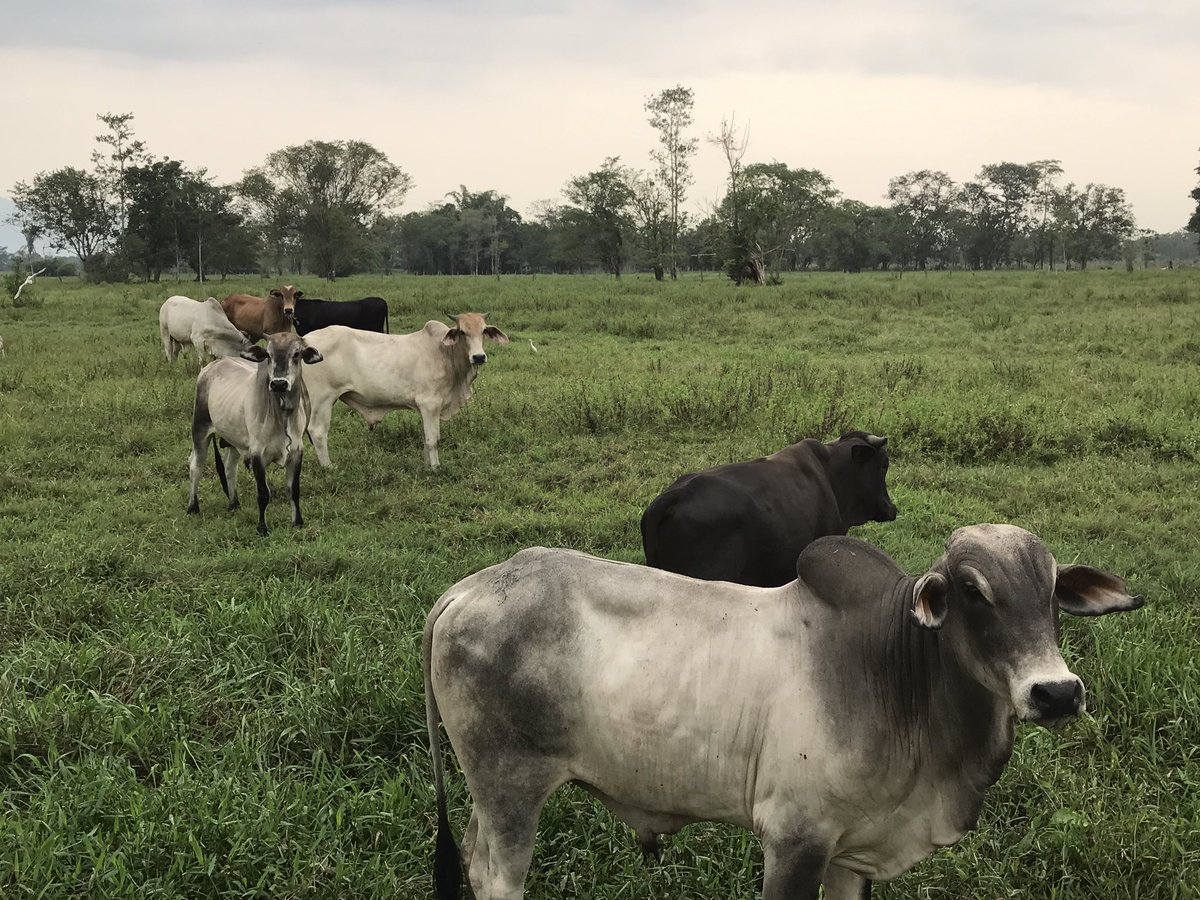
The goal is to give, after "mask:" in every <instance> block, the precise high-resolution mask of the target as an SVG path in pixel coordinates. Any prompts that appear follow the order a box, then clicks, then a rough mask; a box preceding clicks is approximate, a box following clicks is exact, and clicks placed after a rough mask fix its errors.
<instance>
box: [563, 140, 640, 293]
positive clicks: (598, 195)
mask: <svg viewBox="0 0 1200 900" xmlns="http://www.w3.org/2000/svg"><path fill="white" fill-rule="evenodd" d="M629 182H630V177H629V172H628V170H627V169H626V168H625V167H623V166H622V165H621V160H620V157H617V156H610V157H608V158H607V159H606V160H605V161H604V164H603V165H602V166H601V167H600V168H599V169H597V170H596V171H594V172H589V173H587V174H586V175H577V176H575V177H574V178H572V179H571V180H570V181H568V182H567V186H566V187H565V188H563V194H564V196H566V198H567V200H568V201H569V202H570V203H572V204H574V208H575V211H574V212H572V211H570V210H566V211H564V214H565V216H566V217H567V219H568V220H569V222H570V226H571V227H572V228H573V229H575V230H582V232H583V234H584V235H585V236H586V241H587V244H588V246H589V247H590V249H591V251H592V252H593V253H594V255H595V257H596V258H597V259H598V260H599V261H600V264H601V267H602V268H603V269H604V270H605V271H607V272H611V273H612V274H613V275H614V276H615V277H617V278H620V277H621V264H622V263H623V262H624V261H625V257H626V247H625V236H626V235H627V234H628V233H629V231H630V230H631V228H632V221H631V219H630V206H631V203H632V201H633V192H632V190H631V188H630V186H629Z"/></svg>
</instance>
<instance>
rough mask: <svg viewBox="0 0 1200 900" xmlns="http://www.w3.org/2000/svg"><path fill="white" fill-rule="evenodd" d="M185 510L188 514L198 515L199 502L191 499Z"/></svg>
mask: <svg viewBox="0 0 1200 900" xmlns="http://www.w3.org/2000/svg"><path fill="white" fill-rule="evenodd" d="M187 511H188V515H189V516H198V515H199V514H200V504H199V503H197V502H196V501H194V500H193V501H192V502H191V503H189V504H188V510H187Z"/></svg>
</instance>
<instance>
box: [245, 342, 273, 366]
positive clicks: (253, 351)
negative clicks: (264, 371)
mask: <svg viewBox="0 0 1200 900" xmlns="http://www.w3.org/2000/svg"><path fill="white" fill-rule="evenodd" d="M270 355H271V354H270V353H268V352H267V351H266V350H265V349H264V348H263V347H260V346H258V344H255V345H254V346H253V347H247V348H246V349H245V350H243V351H242V353H241V356H242V359H248V360H250V362H252V363H260V362H262V361H263V360H264V359H266V358H267V357H269V356H270Z"/></svg>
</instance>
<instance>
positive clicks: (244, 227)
mask: <svg viewBox="0 0 1200 900" xmlns="http://www.w3.org/2000/svg"><path fill="white" fill-rule="evenodd" d="M693 102H694V95H693V92H692V90H691V89H690V88H686V87H683V86H681V85H678V86H676V87H674V88H669V89H666V90H663V91H661V92H660V93H659V94H657V95H655V96H652V97H650V98H648V99H647V100H646V101H645V105H644V110H645V112H646V114H647V122H648V124H649V125H650V126H651V128H652V129H653V131H654V132H655V134H656V136H657V139H658V140H657V146H656V147H655V148H654V149H652V150H651V151H650V153H649V159H650V163H651V165H650V166H649V167H648V168H647V169H639V168H636V167H634V166H629V165H626V164H624V163H622V161H621V159H620V158H619V157H615V156H612V157H607V158H605V159H603V160H602V162H601V163H600V165H599V166H598V167H597V168H596V169H595V170H593V171H591V172H586V173H583V174H580V175H575V176H572V177H570V178H569V179H568V180H567V182H566V183H565V185H564V187H563V190H562V197H561V200H559V201H557V202H556V201H544V202H542V203H539V204H537V205H536V206H535V208H534V209H533V210H532V211H531V212H530V214H529V215H528V216H522V215H521V214H520V213H519V212H517V211H516V210H514V209H513V208H512V207H511V206H510V205H509V203H508V197H507V196H505V195H504V194H502V193H500V192H499V191H497V190H495V189H485V190H471V189H469V188H468V187H467V186H466V185H459V187H458V188H457V189H452V190H450V191H448V192H447V193H446V194H445V197H444V200H443V202H441V203H435V204H431V205H430V206H429V207H428V208H426V209H424V210H421V211H416V212H409V213H405V214H401V213H399V212H397V209H398V208H399V207H400V206H401V205H402V203H403V200H404V198H405V196H406V195H407V193H408V191H409V190H410V189H411V188H412V185H413V180H412V177H411V176H410V175H408V174H407V173H406V172H404V171H403V170H402V169H401V168H400V167H399V166H397V165H395V164H394V163H392V162H391V161H390V160H389V159H388V158H387V156H386V155H385V154H384V153H382V152H381V151H379V150H378V149H376V148H375V147H373V146H371V145H370V144H367V143H365V142H362V141H354V140H347V141H316V140H313V141H308V142H306V143H304V144H299V145H294V146H288V147H284V148H282V149H280V150H277V151H275V152H273V153H271V154H269V155H268V156H267V158H266V160H265V161H264V162H263V163H262V164H261V165H259V166H256V167H253V168H251V169H248V170H247V171H246V172H245V173H244V174H243V177H242V178H241V179H239V180H238V181H236V182H234V183H232V184H217V183H216V182H215V181H214V180H213V179H212V178H211V177H210V176H209V175H208V173H207V172H206V170H205V169H204V168H193V167H189V166H188V165H186V164H184V163H183V162H181V161H179V160H172V159H169V158H163V159H155V158H154V157H153V156H152V155H151V153H150V152H149V150H148V148H147V147H146V146H145V144H144V142H143V141H141V140H138V139H137V138H136V136H135V135H134V132H133V124H132V123H133V118H134V117H133V114H132V113H120V114H112V113H108V114H104V115H99V116H97V118H98V120H99V121H100V122H101V123H102V124H103V130H102V131H101V133H100V134H99V135H97V136H96V144H97V147H96V148H95V150H94V151H93V153H92V160H91V161H92V167H91V169H90V170H87V169H82V168H74V167H66V168H62V169H58V170H55V171H52V172H43V173H39V174H38V175H36V176H35V177H34V178H32V179H31V180H30V181H29V182H19V183H17V184H16V185H15V187H14V188H13V191H12V195H13V200H14V202H15V205H16V212H15V214H14V215H13V216H12V217H11V221H12V222H13V223H14V224H16V225H17V226H18V227H19V228H20V229H21V232H22V234H23V236H24V239H25V247H24V248H22V249H20V250H18V251H17V253H16V254H15V255H16V257H17V258H18V259H20V258H25V259H31V258H32V257H33V256H34V249H35V244H36V243H37V242H38V241H39V240H43V241H46V242H48V243H49V245H50V246H51V247H52V248H54V249H55V250H65V251H69V252H71V253H73V254H74V255H75V256H76V257H77V258H78V259H79V261H80V263H81V265H82V267H83V274H84V275H85V276H86V277H87V278H89V279H92V280H96V281H125V280H127V279H129V278H131V277H133V278H138V279H144V280H148V281H158V280H159V279H160V278H161V277H162V275H163V274H164V273H171V272H174V273H183V272H187V273H190V274H191V275H192V276H194V277H195V278H197V279H199V280H205V279H207V278H209V277H213V276H220V277H222V278H223V277H225V276H227V275H229V274H233V273H247V272H262V273H264V274H275V273H278V274H280V275H284V274H288V273H297V274H298V273H311V274H315V275H319V276H321V277H324V278H328V279H331V280H332V279H335V278H336V277H338V276H339V275H348V274H351V273H354V272H362V271H376V272H383V273H385V274H390V273H392V272H400V271H403V272H409V273H414V274H472V275H481V274H488V275H500V274H504V273H523V272H525V273H528V272H560V273H566V272H589V271H603V272H608V273H611V274H612V275H614V276H616V277H620V275H621V273H622V272H628V271H637V270H642V271H651V272H653V273H654V275H655V277H657V278H660V279H662V278H666V277H672V278H674V277H677V275H678V272H679V271H680V270H681V269H691V270H695V269H704V270H720V271H724V272H725V273H726V274H727V275H728V276H729V277H730V278H732V279H733V280H735V281H737V282H738V283H742V282H749V283H756V284H763V283H767V282H769V281H771V280H772V279H774V278H776V277H777V276H778V274H779V273H782V272H787V271H796V270H804V269H825V270H842V271H862V270H870V269H887V268H907V269H927V268H957V267H961V268H970V269H990V268H1001V267H1017V266H1031V267H1043V266H1049V267H1054V266H1063V265H1071V266H1076V267H1079V268H1084V267H1086V266H1087V265H1088V263H1089V262H1091V261H1093V260H1096V259H1106V260H1111V259H1119V258H1124V260H1125V263H1126V265H1127V266H1128V267H1132V265H1133V263H1134V262H1135V261H1137V260H1138V259H1141V260H1142V262H1143V264H1148V262H1149V260H1150V259H1152V258H1153V255H1154V254H1153V250H1152V243H1153V240H1154V239H1155V238H1156V236H1153V235H1151V234H1150V233H1149V232H1146V231H1138V230H1137V229H1136V226H1135V222H1134V217H1133V213H1132V210H1131V209H1130V206H1129V203H1128V201H1127V200H1126V197H1125V193H1124V191H1123V190H1121V189H1120V188H1116V187H1111V186H1108V185H1104V184H1086V185H1083V186H1078V185H1076V184H1075V183H1074V182H1069V181H1067V182H1065V183H1064V172H1063V169H1062V166H1061V164H1060V163H1059V161H1058V160H1054V159H1045V160H1037V161H1033V162H1028V163H1013V162H998V163H991V164H987V165H984V166H982V167H981V168H980V170H979V172H978V173H977V174H976V176H975V178H974V179H972V180H970V181H967V182H964V183H961V184H960V183H956V182H955V181H953V180H952V179H951V178H950V176H949V175H948V174H946V173H945V172H941V171H934V170H928V169H926V170H921V171H916V172H909V173H906V174H903V175H898V176H896V177H895V178H893V179H891V181H890V183H889V185H888V190H887V195H886V199H887V201H888V202H887V203H886V204H884V205H869V204H866V203H862V202H859V201H856V200H850V199H848V198H845V197H842V195H841V193H840V192H839V191H838V190H837V188H836V187H835V186H834V185H833V183H832V181H831V180H830V178H829V177H828V176H827V175H825V174H824V173H822V172H820V171H818V170H816V169H805V168H792V167H791V166H789V165H787V164H785V163H782V162H778V161H771V162H745V157H746V154H747V151H748V148H749V141H748V133H747V131H746V130H745V129H743V128H740V127H739V126H738V125H737V124H736V122H734V121H732V120H729V121H725V120H723V121H722V123H721V126H720V129H719V130H718V131H717V132H716V133H710V134H707V135H706V136H705V142H706V143H707V144H709V145H710V146H712V147H713V148H714V149H715V150H716V151H717V152H719V153H721V154H722V155H723V157H724V159H725V162H726V163H727V166H728V173H727V177H726V183H725V191H724V196H723V197H722V198H721V199H720V200H719V201H718V202H717V203H716V204H714V205H713V206H712V208H710V209H708V210H707V211H706V212H705V213H704V214H702V215H696V214H694V213H690V212H688V211H687V210H686V209H685V208H684V203H685V202H686V200H687V191H688V188H689V187H690V185H691V183H692V176H691V162H692V160H693V158H694V156H695V154H696V153H697V152H698V149H699V144H700V141H699V139H698V138H697V137H695V136H692V135H690V134H689V129H690V128H691V126H692V124H693V118H692V107H693ZM1197 171H1198V172H1200V169H1198V170H1197ZM1193 196H1195V197H1196V199H1197V203H1198V212H1197V215H1196V216H1194V217H1193V220H1192V222H1190V223H1189V227H1190V228H1195V227H1200V226H1197V223H1200V187H1198V188H1197V190H1196V191H1194V192H1193ZM0 255H3V256H4V257H7V256H9V254H7V251H3V250H0ZM45 262H46V263H47V264H48V265H49V266H51V267H53V268H56V269H57V270H58V271H59V272H61V269H62V263H61V260H60V261H57V262H55V261H53V260H47V261H45ZM51 274H55V272H51Z"/></svg>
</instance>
